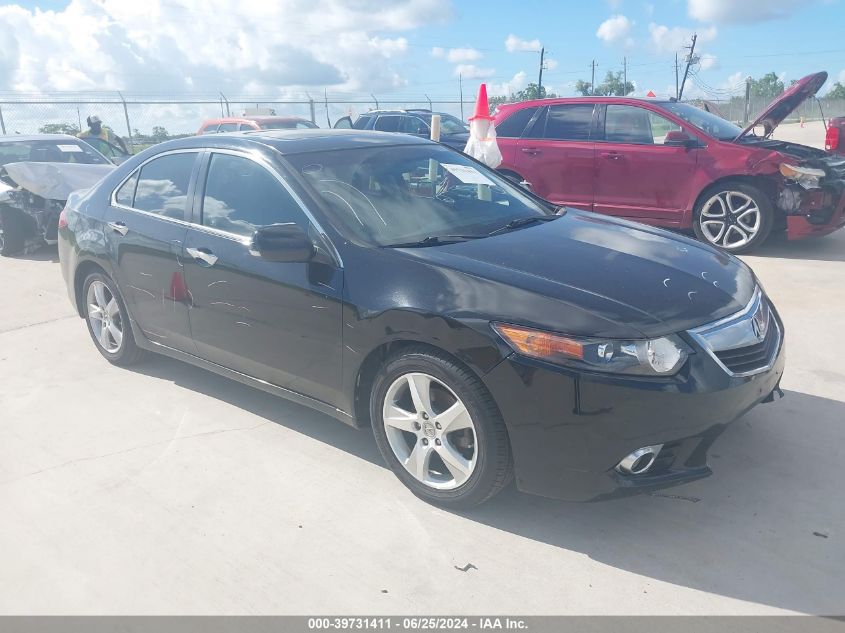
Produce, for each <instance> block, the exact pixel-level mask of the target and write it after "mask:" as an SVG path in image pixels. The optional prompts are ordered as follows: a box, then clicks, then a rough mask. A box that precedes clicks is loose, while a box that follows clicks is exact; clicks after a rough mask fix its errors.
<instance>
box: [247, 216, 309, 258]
mask: <svg viewBox="0 0 845 633" xmlns="http://www.w3.org/2000/svg"><path fill="white" fill-rule="evenodd" d="M252 250H253V251H254V252H255V253H256V254H258V255H259V256H260V257H262V258H263V259H266V260H268V261H271V262H308V261H311V259H313V257H314V254H315V253H316V250H317V249H316V248H315V247H314V242H312V241H311V238H310V237H308V234H307V233H306V232H305V231H304V230H303V229H302V228H301V227H300V226H298V225H296V224H293V223H288V224H271V225H269V226H263V227H261V228H260V229H258V230H257V231H256V232H255V234H254V235H253V237H252Z"/></svg>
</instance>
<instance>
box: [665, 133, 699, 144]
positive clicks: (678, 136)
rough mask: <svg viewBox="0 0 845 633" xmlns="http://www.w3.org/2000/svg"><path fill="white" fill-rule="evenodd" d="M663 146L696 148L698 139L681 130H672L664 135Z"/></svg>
mask: <svg viewBox="0 0 845 633" xmlns="http://www.w3.org/2000/svg"><path fill="white" fill-rule="evenodd" d="M663 144H664V145H669V146H671V147H698V139H697V138H695V137H694V136H693V135H691V134H689V133H687V132H684V131H683V130H672V131H670V132H667V133H666V138H665V139H664V141H663Z"/></svg>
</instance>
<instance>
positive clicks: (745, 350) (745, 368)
mask: <svg viewBox="0 0 845 633" xmlns="http://www.w3.org/2000/svg"><path fill="white" fill-rule="evenodd" d="M689 334H690V335H691V336H692V337H693V338H694V339H695V340H696V342H698V343H699V344H700V345H701V346H702V347H703V348H704V349H705V350H706V351H707V352H708V353H709V354H710V355H711V357H712V358H713V359H714V360H715V361H716V363H717V364H718V365H719V366H720V367H722V369H724V370H725V371H726V372H727V373H728V374H730V375H731V376H749V375H752V374H756V373H760V372H763V371H766V370H767V369H769V368H771V366H772V364H773V363H774V361H775V358H777V354H778V351H779V350H780V345H781V340H782V338H783V337H782V332H781V329H780V324H779V323H778V322H777V319H776V318H775V316H774V314H773V313H772V309H771V306H769V302H768V301H767V300H766V297H765V296H763V293H762V292H761V291H760V289H759V288H757V289H755V291H754V296H753V297H752V299H751V301H750V302H749V303H748V305H747V306H746V307H745V308H743V309H742V310H740V311H739V312H737V313H736V314H733V315H731V316H729V317H727V318H725V319H721V320H719V321H716V322H715V323H709V324H707V325H703V326H701V327H699V328H696V329H694V330H690V331H689Z"/></svg>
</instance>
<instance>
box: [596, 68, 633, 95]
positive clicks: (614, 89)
mask: <svg viewBox="0 0 845 633" xmlns="http://www.w3.org/2000/svg"><path fill="white" fill-rule="evenodd" d="M632 92H634V84H632V83H631V82H630V81H628V82H625V81H622V71H621V70H620V71H618V72H616V73H614V72H613V71H610V70H608V71H607V74H606V75H605V76H604V81H603V82H601V83H600V84H599V85H598V86H596V94H597V95H602V96H603V97H624V96H625V95H629V94H631V93H632Z"/></svg>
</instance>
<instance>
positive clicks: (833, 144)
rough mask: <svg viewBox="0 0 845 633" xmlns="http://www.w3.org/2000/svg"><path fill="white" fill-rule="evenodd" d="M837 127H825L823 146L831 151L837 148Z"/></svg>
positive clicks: (838, 133) (838, 134)
mask: <svg viewBox="0 0 845 633" xmlns="http://www.w3.org/2000/svg"><path fill="white" fill-rule="evenodd" d="M839 136H840V132H839V128H838V127H833V126H832V125H831V126H830V127H829V128H827V134H826V135H825V137H824V148H825V149H826V150H827V151H829V152H831V151H833V150H835V149H838V148H839Z"/></svg>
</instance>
